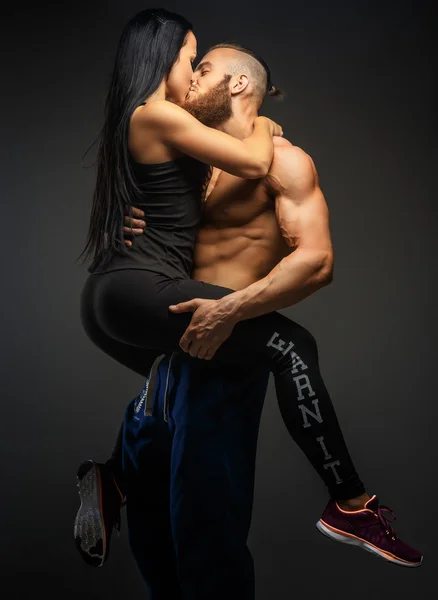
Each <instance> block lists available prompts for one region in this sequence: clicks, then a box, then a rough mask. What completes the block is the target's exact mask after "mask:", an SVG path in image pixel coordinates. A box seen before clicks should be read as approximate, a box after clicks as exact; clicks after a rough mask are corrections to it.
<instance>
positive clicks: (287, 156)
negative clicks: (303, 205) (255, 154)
mask: <svg viewBox="0 0 438 600" xmlns="http://www.w3.org/2000/svg"><path fill="white" fill-rule="evenodd" d="M315 176H316V169H315V165H314V163H313V160H312V158H311V156H310V155H309V154H308V153H307V152H305V151H304V150H303V149H302V148H300V147H299V146H294V144H292V143H291V142H290V141H289V140H286V139H285V138H281V137H274V160H273V161H272V165H271V168H270V170H269V173H268V175H267V176H266V183H267V185H268V187H269V188H270V189H271V191H272V192H274V194H278V193H284V192H285V191H286V190H291V189H295V188H296V187H297V186H302V185H310V184H311V183H312V182H313V181H314V180H315Z"/></svg>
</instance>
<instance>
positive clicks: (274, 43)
mask: <svg viewBox="0 0 438 600" xmlns="http://www.w3.org/2000/svg"><path fill="white" fill-rule="evenodd" d="M245 4H246V3H245V2H243V0H240V1H239V2H238V1H233V2H231V1H229V0H226V1H222V2H210V3H205V2H200V1H199V0H198V1H196V0H190V1H187V2H185V3H184V4H181V3H179V2H176V1H174V2H170V1H169V2H167V3H166V5H165V7H166V8H168V9H170V10H176V11H178V12H181V13H183V14H184V15H185V16H187V17H188V18H189V19H191V20H193V22H194V23H195V25H196V33H197V36H198V43H199V53H200V54H199V56H200V57H201V56H202V52H203V51H204V50H205V49H206V48H207V47H208V45H210V44H213V43H217V42H220V41H224V40H227V41H228V40H235V41H238V42H240V43H242V44H244V45H248V46H250V47H253V48H254V49H255V50H256V51H258V52H259V53H260V54H261V55H262V56H263V57H264V58H265V60H266V61H267V62H268V64H269V65H270V66H271V70H272V77H273V83H274V85H277V86H279V87H282V88H284V89H285V90H286V91H287V93H288V95H287V98H286V99H285V101H284V102H283V103H277V102H275V101H273V100H272V99H269V100H268V101H267V102H266V104H265V107H264V110H263V113H264V114H268V115H270V116H272V117H273V118H274V119H276V120H277V121H279V122H280V123H281V124H282V125H283V128H284V132H285V136H286V138H288V139H289V140H291V141H292V142H293V143H294V144H296V145H298V146H300V147H302V148H304V149H305V150H306V151H307V152H308V153H309V154H310V155H311V156H312V157H313V158H314V160H315V163H316V166H317V168H318V170H319V174H320V179H321V185H322V188H323V191H324V193H325V195H326V198H327V201H328V204H329V207H330V210H331V227H332V233H333V241H334V247H335V253H336V266H335V277H334V281H333V283H332V284H331V285H330V286H329V287H327V288H325V289H323V290H322V291H319V292H318V293H317V294H315V295H314V296H313V297H311V298H309V299H306V300H305V301H304V302H302V303H301V304H299V305H298V306H295V307H293V308H291V309H288V310H286V311H285V314H287V315H289V316H291V317H293V318H294V319H295V320H298V321H299V322H301V323H302V324H303V325H305V326H306V327H308V328H309V329H310V331H311V332H312V333H313V334H314V335H315V337H316V338H317V340H318V341H319V348H320V357H321V368H322V372H323V375H324V376H325V379H326V383H327V386H328V389H329V390H330V392H331V394H332V397H333V400H334V402H335V405H336V408H337V411H338V414H339V419H340V421H341V424H342V425H343V427H344V431H345V437H346V439H347V442H348V443H349V446H350V449H351V453H352V455H353V457H354V459H355V462H356V465H357V468H358V470H359V472H360V474H361V476H362V478H363V479H364V481H365V482H366V484H367V486H368V490H369V492H370V493H378V495H379V497H380V500H381V501H382V502H383V503H384V504H389V505H390V506H391V507H392V508H393V509H394V510H395V512H396V513H397V515H398V522H397V531H398V532H399V534H400V535H401V536H402V537H403V538H404V539H406V541H407V542H409V543H411V544H412V545H413V546H414V547H418V548H419V549H421V550H422V551H423V552H424V554H425V564H424V566H423V567H422V568H421V569H411V570H409V569H402V568H397V567H395V566H392V565H390V564H388V563H386V562H384V561H381V560H378V559H376V558H374V557H372V556H371V555H369V554H367V553H365V552H361V551H359V550H356V549H352V548H349V547H347V546H344V545H341V544H335V543H334V542H331V541H329V540H327V539H326V538H324V537H323V536H321V535H320V534H319V533H318V532H317V530H316V529H315V527H314V525H315V522H316V521H317V519H318V518H319V516H320V513H321V511H322V509H323V508H324V506H325V503H326V498H327V496H326V492H325V489H324V488H323V485H322V483H321V482H320V481H319V479H318V477H317V476H316V474H315V473H314V472H313V470H312V468H311V467H310V465H308V464H307V462H306V460H305V459H304V457H303V456H302V455H301V453H300V451H299V450H298V449H297V448H296V447H295V446H294V444H293V442H292V441H291V439H290V438H289V435H288V434H287V432H286V429H285V427H284V425H283V423H282V421H281V418H280V416H279V411H278V408H277V404H276V400H275V394H274V389H273V385H272V382H271V385H270V389H269V393H268V396H267V400H266V404H265V409H264V413H263V419H262V425H261V431H260V442H259V450H258V470H257V480H256V496H255V506H254V515H253V525H252V530H251V536H250V545H251V549H252V551H253V554H254V558H255V563H256V571H257V599H258V600H262V599H263V600H266V599H267V598H286V597H287V598H289V597H291V598H298V597H300V598H301V597H305V598H309V599H311V600H313V599H319V598H336V599H338V600H350V598H352V597H353V598H357V599H367V600H368V599H369V598H375V599H379V600H380V599H386V598H387V597H391V598H392V597H398V598H411V597H412V596H413V595H414V594H416V595H417V597H418V598H429V597H432V596H431V595H430V594H433V592H432V591H430V592H428V591H427V589H428V588H430V587H431V586H432V585H433V583H434V570H435V569H436V562H435V561H436V559H437V556H438V553H437V551H436V549H435V543H436V542H435V536H436V514H435V511H434V509H435V493H436V491H437V485H436V475H437V471H436V464H437V451H436V441H435V439H434V436H435V435H436V433H435V426H434V424H435V422H436V418H437V414H438V413H437V407H436V400H437V398H436V390H435V387H434V385H433V381H434V377H435V374H436V369H437V367H436V352H435V343H436V333H437V327H436V323H437V321H436V315H435V305H436V295H435V292H436V282H435V278H436V276H437V252H436V244H435V235H436V230H437V226H436V225H437V200H438V198H437V195H436V187H435V185H432V181H433V175H434V169H435V170H436V164H437V163H436V158H437V152H436V150H437V144H436V135H437V119H436V116H437V113H436V109H435V106H434V101H435V99H436V96H434V84H435V80H434V68H435V66H436V65H434V64H433V61H432V54H433V50H434V48H433V27H434V25H433V21H432V12H431V4H432V3H431V4H430V5H428V4H426V3H425V2H420V3H418V2H417V3H416V5H415V6H414V2H410V1H406V2H404V3H395V2H393V3H390V2H363V1H362V2H359V1H357V0H355V1H350V2H347V1H343V2H342V1H339V0H337V1H331V2H328V1H326V2H323V1H322V0H319V1H318V2H315V1H314V2H310V3H308V4H306V5H305V6H304V3H303V2H296V1H295V0H292V1H289V2H285V1H284V0H270V2H269V3H264V4H262V3H260V4H259V5H253V6H252V7H251V8H249V7H246V6H245ZM148 6H151V5H147V4H146V5H145V4H144V3H142V2H138V1H134V0H124V1H123V2H122V1H121V0H120V1H117V2H116V1H108V2H98V1H94V2H93V1H92V2H88V3H86V2H84V1H83V0H80V1H76V2H72V3H66V2H65V3H64V2H58V3H54V2H52V3H50V2H43V3H40V4H39V5H31V6H29V7H27V6H25V5H23V4H21V3H20V5H19V6H18V7H17V8H15V9H9V13H8V15H7V18H3V20H2V25H3V29H4V31H3V34H2V37H1V39H2V44H3V45H4V46H5V51H4V52H2V57H3V67H2V83H3V86H2V87H3V93H2V96H1V100H2V110H1V117H2V124H3V127H2V131H3V143H2V147H1V152H2V155H1V161H0V164H1V168H2V171H3V172H2V176H1V183H2V188H3V191H2V213H3V230H4V236H3V238H4V240H5V242H6V243H5V244H4V246H3V266H2V271H3V286H2V302H3V307H2V311H1V314H2V320H3V323H2V361H1V366H2V371H3V373H2V380H3V382H4V391H3V394H2V412H1V416H2V418H1V420H0V423H1V437H0V439H1V442H2V450H3V460H2V462H3V466H4V468H3V477H2V488H3V489H2V490H1V521H2V526H1V535H0V541H1V571H2V592H6V593H5V598H8V600H12V599H13V598H14V599H15V598H19V599H20V600H22V599H23V600H24V599H26V600H27V599H28V598H29V599H30V598H34V596H35V595H36V594H38V595H40V594H44V597H45V598H46V600H52V599H55V598H63V599H69V598H78V597H79V598H83V599H84V600H88V599H92V598H95V597H98V598H108V599H113V598H114V599H119V598H120V597H123V598H124V600H129V599H131V598H132V599H137V598H142V597H143V598H144V597H145V590H144V587H143V583H142V581H141V579H140V576H139V574H138V573H137V569H136V566H135V564H134V562H133V559H132V557H131V554H130V551H129V547H128V543H127V537H126V522H125V521H124V523H123V525H124V528H123V532H122V535H121V538H120V540H117V539H116V538H115V539H114V542H113V547H112V556H111V558H110V562H109V563H107V564H106V565H105V566H104V568H102V569H99V570H93V569H91V568H89V567H88V566H87V565H85V564H83V563H82V561H81V560H80V558H79V556H78V555H77V553H76V550H75V548H74V542H73V537H72V525H73V520H74V516H75V513H76V510H77V507H78V498H77V494H76V488H75V470H76V467H77V465H78V463H79V462H80V461H81V460H83V459H86V458H88V457H94V458H95V459H97V460H102V459H104V458H105V457H106V455H107V453H108V451H109V450H110V448H111V447H112V443H113V440H114V436H115V434H116V431H117V428H118V424H119V422H120V420H121V418H122V414H123V410H124V408H125V406H126V404H127V402H128V401H129V400H131V399H132V398H133V397H134V396H135V395H137V393H138V392H139V391H140V389H141V386H142V380H141V378H140V377H138V376H137V375H134V374H132V373H131V372H129V371H128V370H127V369H126V368H124V367H122V366H121V365H118V364H117V363H115V362H114V361H113V360H112V359H110V358H108V357H107V356H105V355H104V354H103V353H101V352H100V351H99V350H98V349H97V348H95V347H94V346H93V345H92V343H91V342H90V341H89V340H88V338H87V337H86V336H85V334H84V332H83V331H82V328H81V324H80V321H79V314H78V305H79V294H80V291H81V288H82V285H83V282H84V280H85V278H86V268H85V267H84V266H81V265H80V264H79V263H75V260H76V258H77V256H78V255H79V253H80V252H81V250H82V248H83V245H84V242H85V234H86V228H87V225H88V218H89V211H90V206H91V194H92V189H93V183H94V170H93V169H88V170H84V169H82V167H81V157H82V155H83V153H84V152H85V150H86V149H87V148H88V146H89V145H90V143H91V142H92V141H93V140H94V138H95V136H96V135H97V132H98V130H99V127H100V125H101V123H102V114H103V113H102V108H103V101H104V96H105V93H106V85H107V81H108V77H109V72H110V69H111V67H112V61H113V57H114V53H115V49H116V43H117V39H118V36H119V34H120V32H121V28H122V26H123V24H124V23H125V21H126V20H127V19H128V18H129V17H130V16H131V15H132V14H134V13H136V12H137V11H139V10H141V9H143V8H146V7H148ZM93 158H94V154H93V153H92V154H91V155H90V156H89V157H88V164H90V163H91V162H92V161H93ZM433 183H435V182H433Z"/></svg>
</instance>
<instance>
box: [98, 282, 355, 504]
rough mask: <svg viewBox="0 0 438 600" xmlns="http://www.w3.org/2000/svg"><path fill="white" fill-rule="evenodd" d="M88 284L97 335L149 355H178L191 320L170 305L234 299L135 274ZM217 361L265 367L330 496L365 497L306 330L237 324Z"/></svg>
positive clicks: (260, 320)
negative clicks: (154, 352) (158, 350)
mask: <svg viewBox="0 0 438 600" xmlns="http://www.w3.org/2000/svg"><path fill="white" fill-rule="evenodd" d="M91 277H100V279H94V281H93V285H92V288H90V297H91V304H90V305H91V306H92V307H93V310H94V311H95V314H96V320H97V322H98V323H99V325H100V327H101V328H102V329H103V330H104V331H105V333H106V334H107V335H108V336H109V337H110V338H112V339H115V340H118V341H120V342H122V343H126V344H128V345H131V346H137V347H139V348H143V349H151V350H152V349H155V348H161V349H163V350H167V351H173V350H178V349H179V346H178V342H179V339H180V337H181V336H182V334H183V333H184V331H185V329H186V327H187V326H188V324H189V322H190V320H191V314H190V313H182V314H174V313H171V312H170V311H169V310H168V306H169V305H170V304H177V303H178V302H182V301H185V300H188V299H192V298H212V299H218V298H221V297H223V296H224V295H226V294H229V293H231V292H232V290H229V289H227V288H222V287H219V286H214V285H210V284H205V283H203V282H199V281H194V280H178V281H176V280H166V279H165V278H163V277H161V276H157V275H155V274H151V273H149V272H146V271H138V270H137V271H136V270H131V271H127V270H125V271H116V272H112V273H107V274H105V275H102V276H91ZM215 360H218V361H221V362H223V363H224V364H229V363H233V364H236V363H237V364H238V363H242V362H243V363H245V364H248V362H249V363H253V364H257V362H258V361H263V362H264V363H265V364H267V365H269V367H270V369H271V370H272V372H273V373H274V376H275V382H276V390H277V397H278V401H279V405H280V410H281V413H282V416H283V419H284V421H285V424H286V426H287V428H288V430H289V432H290V433H291V435H292V437H293V438H294V440H295V441H296V442H297V443H298V444H299V446H300V447H301V449H302V450H303V451H304V453H305V454H306V456H307V457H308V459H309V460H310V462H311V463H312V465H313V466H314V467H315V469H316V470H317V472H318V473H319V474H320V475H321V477H322V479H323V480H324V482H325V483H326V484H327V486H328V489H329V492H330V495H331V496H332V497H333V498H334V499H337V500H347V499H349V498H354V497H357V496H359V495H360V494H362V493H364V487H363V484H362V482H361V481H360V480H359V477H358V475H357V473H356V471H355V469H354V466H353V463H352V460H351V457H350V455H349V453H348V450H347V447H346V444H345V441H344V438H343V435H342V432H341V429H340V427H339V423H338V420H337V418H336V414H335V411H334V408H333V405H332V402H331V399H330V396H329V394H328V392H327V389H326V387H325V385H324V382H323V379H322V377H321V373H320V370H319V361H318V350H317V345H316V342H315V339H314V338H313V336H312V335H311V334H310V333H309V332H308V331H307V330H306V329H305V328H304V327H302V326H300V325H299V324H298V323H295V322H294V321H292V320H290V319H288V318H287V317H285V316H284V315H282V314H280V313H270V314H267V315H263V316H261V317H257V318H255V319H249V320H247V321H242V322H240V323H238V324H237V325H236V327H235V328H234V331H233V334H232V335H231V337H230V338H229V339H228V340H227V341H226V342H225V343H224V344H223V345H222V346H221V348H220V349H219V351H218V352H217V354H216V357H215Z"/></svg>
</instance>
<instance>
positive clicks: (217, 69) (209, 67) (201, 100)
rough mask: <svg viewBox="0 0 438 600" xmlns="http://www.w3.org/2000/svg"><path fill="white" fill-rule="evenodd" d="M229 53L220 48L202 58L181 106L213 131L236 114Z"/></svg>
mask: <svg viewBox="0 0 438 600" xmlns="http://www.w3.org/2000/svg"><path fill="white" fill-rule="evenodd" d="M224 50H225V52H224ZM226 50H227V49H219V48H218V49H217V50H212V51H211V52H209V53H208V54H206V55H205V56H204V57H203V58H202V60H201V62H200V63H199V65H198V66H197V67H196V70H195V71H194V73H193V78H192V84H191V86H190V90H189V92H188V93H187V96H186V99H185V101H184V102H183V103H182V104H181V106H182V107H183V108H185V110H187V112H189V113H190V114H192V115H193V116H194V117H196V118H197V119H198V120H199V121H201V122H202V123H204V125H208V126H209V127H217V126H218V125H220V124H221V123H224V122H225V121H227V120H228V119H229V118H230V117H231V116H232V114H233V111H232V106H231V92H230V84H229V82H230V79H231V76H230V75H227V56H226Z"/></svg>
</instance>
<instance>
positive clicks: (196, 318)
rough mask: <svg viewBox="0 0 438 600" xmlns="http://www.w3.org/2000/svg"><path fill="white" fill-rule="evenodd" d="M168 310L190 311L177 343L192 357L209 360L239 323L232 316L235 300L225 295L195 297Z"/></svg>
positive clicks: (233, 314)
mask: <svg viewBox="0 0 438 600" xmlns="http://www.w3.org/2000/svg"><path fill="white" fill-rule="evenodd" d="M169 309H170V310H171V311H172V312H173V313H183V312H189V311H193V317H192V320H191V321H190V325H189V326H188V327H187V329H186V330H185V332H184V335H183V336H182V338H181V339H180V341H179V345H180V347H181V348H182V350H184V352H187V353H188V354H190V356H193V357H194V358H203V359H205V360H210V359H212V358H213V356H214V355H215V353H216V351H217V349H218V348H219V347H220V346H221V345H222V344H223V343H224V342H225V340H226V339H228V338H229V337H230V335H231V333H232V331H233V329H234V326H235V325H236V323H237V322H238V319H237V318H236V316H235V309H236V302H234V301H233V300H228V296H225V297H224V298H221V299H220V300H206V299H205V298H195V299H193V300H189V301H188V302H181V303H180V304H176V305H174V306H170V307H169Z"/></svg>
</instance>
